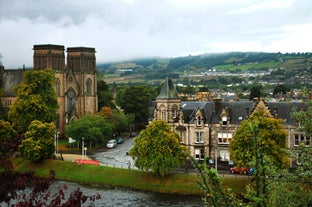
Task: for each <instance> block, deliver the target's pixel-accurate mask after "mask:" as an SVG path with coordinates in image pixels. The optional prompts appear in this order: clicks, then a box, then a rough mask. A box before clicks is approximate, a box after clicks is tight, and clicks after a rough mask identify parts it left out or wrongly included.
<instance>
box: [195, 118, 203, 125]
mask: <svg viewBox="0 0 312 207" xmlns="http://www.w3.org/2000/svg"><path fill="white" fill-rule="evenodd" d="M201 122H202V118H201V116H198V117H197V122H196V126H201Z"/></svg>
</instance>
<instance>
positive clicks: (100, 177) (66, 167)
mask: <svg viewBox="0 0 312 207" xmlns="http://www.w3.org/2000/svg"><path fill="white" fill-rule="evenodd" d="M12 161H13V165H14V168H15V170H16V171H21V172H25V171H28V170H33V171H34V172H35V175H37V176H41V177H46V176H48V175H49V172H50V170H51V169H53V170H54V171H55V172H56V179H58V180H64V181H70V182H76V183H81V184H85V185H91V186H96V187H118V188H129V189H134V190H140V191H151V192H160V193H178V194H189V195H201V194H202V193H203V192H202V191H201V190H200V189H199V186H198V184H197V183H196V181H200V177H199V176H197V175H196V174H180V173H177V174H170V175H167V176H165V177H160V176H158V175H155V174H153V173H149V172H142V171H138V170H129V169H120V168H113V167H107V166H94V165H78V164H76V163H74V162H66V161H62V160H52V159H49V160H44V161H42V162H41V163H31V162H29V161H25V160H22V159H21V158H15V159H13V160H12ZM250 182H251V181H250V179H247V178H246V177H231V178H228V177H225V178H223V183H224V186H225V187H231V188H232V189H233V190H234V192H237V193H241V192H242V189H245V185H246V184H248V183H250Z"/></svg>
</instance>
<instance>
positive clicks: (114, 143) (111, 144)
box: [106, 139, 117, 149]
mask: <svg viewBox="0 0 312 207" xmlns="http://www.w3.org/2000/svg"><path fill="white" fill-rule="evenodd" d="M106 147H107V148H109V149H111V148H114V147H117V141H116V139H111V140H109V141H108V142H107V144H106Z"/></svg>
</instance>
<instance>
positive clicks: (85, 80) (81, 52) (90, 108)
mask: <svg viewBox="0 0 312 207" xmlns="http://www.w3.org/2000/svg"><path fill="white" fill-rule="evenodd" d="M64 50H65V48H64V46H62V45H51V44H45V45H34V70H44V69H47V68H52V69H53V70H54V71H55V90H56V93H57V98H58V103H59V110H58V118H59V119H58V120H57V122H56V124H57V128H58V133H59V134H60V136H63V135H64V132H65V125H66V124H67V123H68V122H70V121H71V120H75V119H77V118H79V117H81V116H83V115H85V114H86V113H91V114H94V113H96V112H97V110H98V109H97V106H98V100H97V70H96V57H95V49H94V48H90V47H68V48H67V65H66V64H65V53H64Z"/></svg>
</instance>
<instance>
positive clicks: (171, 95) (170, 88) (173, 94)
mask: <svg viewBox="0 0 312 207" xmlns="http://www.w3.org/2000/svg"><path fill="white" fill-rule="evenodd" d="M156 99H179V95H178V93H177V91H176V88H175V87H174V85H173V82H172V80H171V79H170V78H166V81H165V83H164V84H163V86H162V88H161V91H160V93H159V95H158V96H157V97H156Z"/></svg>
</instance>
